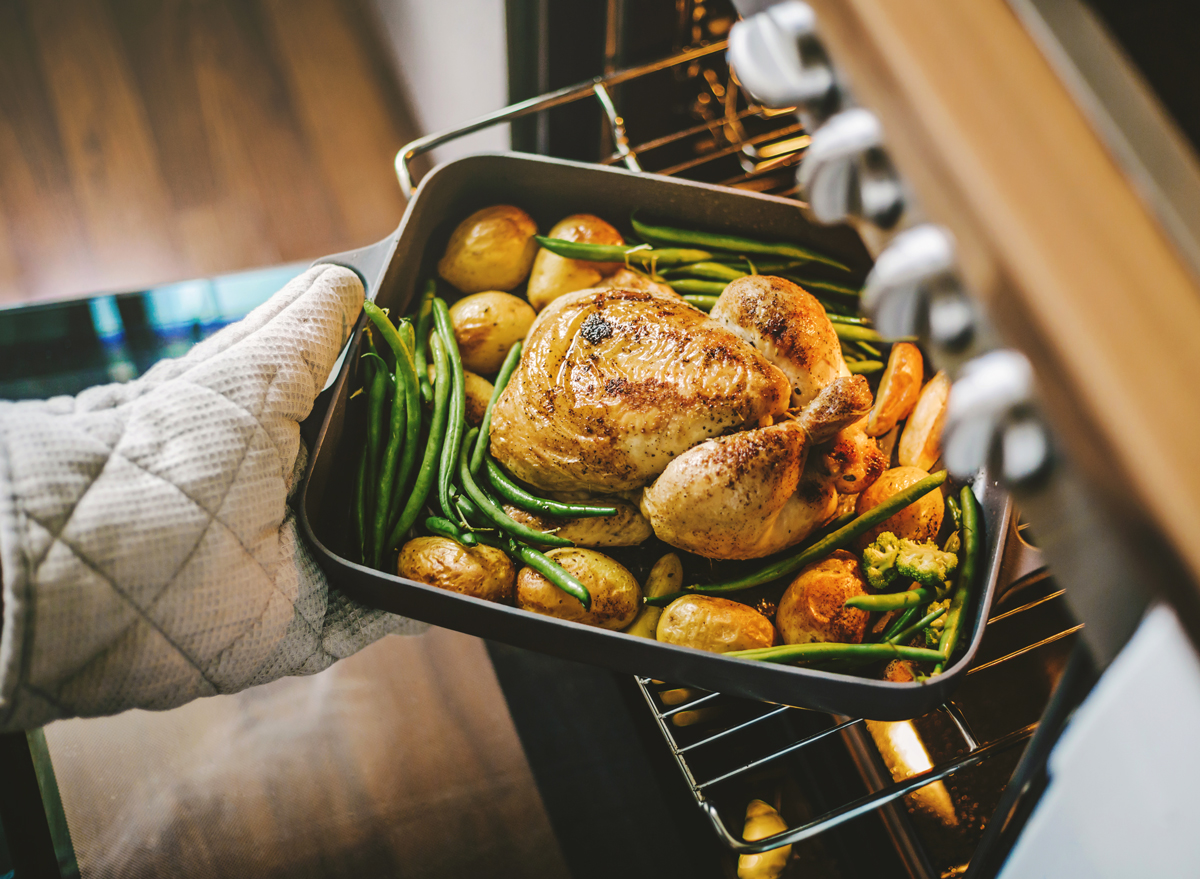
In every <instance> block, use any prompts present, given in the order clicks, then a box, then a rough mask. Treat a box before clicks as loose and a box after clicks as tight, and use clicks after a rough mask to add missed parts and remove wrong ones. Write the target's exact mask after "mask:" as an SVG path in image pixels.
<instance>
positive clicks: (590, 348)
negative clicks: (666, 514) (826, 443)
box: [490, 289, 790, 493]
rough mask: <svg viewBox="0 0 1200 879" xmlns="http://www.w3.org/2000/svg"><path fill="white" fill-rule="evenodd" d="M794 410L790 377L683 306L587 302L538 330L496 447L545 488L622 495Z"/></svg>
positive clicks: (504, 400) (574, 302) (496, 420)
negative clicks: (691, 452) (703, 449)
mask: <svg viewBox="0 0 1200 879" xmlns="http://www.w3.org/2000/svg"><path fill="white" fill-rule="evenodd" d="M789 398H790V392H789V384H788V379H787V377H785V376H784V374H783V373H782V372H780V370H779V369H777V368H776V367H775V366H772V365H771V363H770V362H769V361H768V360H767V358H765V357H764V356H763V355H762V354H761V353H759V352H758V351H757V350H755V348H754V347H753V346H752V345H750V344H748V343H747V342H745V341H742V340H741V339H739V338H737V337H736V336H734V335H733V334H731V333H730V332H728V331H727V330H725V329H724V328H723V327H721V326H720V325H718V324H717V323H716V322H714V321H712V320H710V319H709V317H708V316H707V315H705V314H704V313H703V312H701V311H699V310H697V309H695V308H693V307H692V306H691V305H688V304H687V303H686V302H684V301H683V300H682V299H679V298H678V297H675V296H673V295H671V296H666V295H661V294H658V293H656V292H653V291H641V290H625V289H607V290H580V291H578V292H575V293H569V294H567V295H565V296H562V297H561V298H559V299H556V300H554V302H552V303H551V304H550V305H549V306H547V307H546V309H545V310H543V311H542V312H541V314H539V315H538V318H537V320H536V321H535V322H534V324H533V326H532V327H531V328H530V330H529V334H528V335H527V336H526V339H525V350H524V353H523V354H522V356H521V362H520V365H519V366H518V367H517V370H516V372H515V373H514V374H513V377H512V379H511V380H510V382H509V384H508V386H507V388H505V390H504V392H503V393H502V394H501V396H500V399H499V400H498V401H497V402H496V406H495V408H494V410H493V414H492V427H491V434H490V447H491V452H492V455H493V456H494V457H495V458H496V460H497V461H499V462H500V463H501V464H502V465H503V466H504V467H505V468H506V469H508V470H509V471H510V472H511V473H512V474H513V475H514V476H516V477H517V478H518V479H521V480H523V481H525V482H527V483H529V484H530V485H532V486H534V487H536V488H539V489H542V490H548V491H556V490H567V491H572V490H586V491H599V492H608V493H615V492H619V491H624V490H628V489H634V488H641V487H642V486H644V485H646V484H647V483H648V482H650V481H651V480H652V479H654V477H656V476H658V474H660V473H661V472H662V471H663V470H664V469H665V468H666V467H667V465H668V464H669V463H670V462H671V460H673V459H674V458H675V457H676V456H678V455H680V454H682V453H683V452H685V451H686V450H688V449H689V448H691V447H692V446H694V445H696V443H699V442H702V441H703V440H706V439H708V438H710V437H714V436H720V435H721V434H725V433H730V432H733V431H739V430H744V429H745V428H747V427H755V426H757V425H758V424H759V423H760V422H762V421H763V420H764V419H767V418H773V417H775V416H779V415H782V414H783V413H784V412H785V411H786V410H787V408H788V402H789Z"/></svg>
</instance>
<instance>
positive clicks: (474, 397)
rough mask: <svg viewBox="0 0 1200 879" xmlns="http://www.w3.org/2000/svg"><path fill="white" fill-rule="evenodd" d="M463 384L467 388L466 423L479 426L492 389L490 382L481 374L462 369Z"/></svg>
mask: <svg viewBox="0 0 1200 879" xmlns="http://www.w3.org/2000/svg"><path fill="white" fill-rule="evenodd" d="M463 384H464V385H466V389H467V424H469V425H471V427H479V425H480V424H482V423H483V413H485V412H486V411H487V407H488V403H489V402H491V399H492V391H493V390H494V388H493V386H492V383H491V382H490V381H488V380H487V379H486V378H484V377H483V376H481V375H477V374H475V373H473V372H471V370H469V369H464V370H463Z"/></svg>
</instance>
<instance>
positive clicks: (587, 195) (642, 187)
mask: <svg viewBox="0 0 1200 879" xmlns="http://www.w3.org/2000/svg"><path fill="white" fill-rule="evenodd" d="M498 203H507V204H515V205H518V206H519V207H521V208H523V209H524V210H526V211H528V212H529V213H530V214H531V215H532V216H533V217H534V219H535V220H536V221H537V223H538V227H539V228H540V229H549V228H550V227H551V226H552V225H553V224H554V223H555V222H557V221H558V220H560V219H561V218H562V217H564V216H566V215H568V214H571V213H578V212H587V213H594V214H598V215H599V216H602V217H604V218H605V219H607V220H608V221H609V222H611V223H614V224H615V225H617V226H618V228H621V227H622V226H624V225H625V224H626V223H627V221H628V217H629V213H630V211H631V209H634V208H638V209H640V210H642V211H645V212H646V213H647V214H649V215H653V216H654V217H655V218H656V219H659V220H662V221H664V222H670V223H673V224H674V225H680V226H691V227H696V228H701V229H711V230H714V231H726V232H731V233H736V234H743V235H750V236H754V237H758V238H765V239H768V240H772V239H773V240H795V241H800V242H804V243H807V244H812V245H815V246H817V247H819V248H821V249H823V250H825V251H827V252H829V253H832V254H834V255H836V256H837V257H839V258H840V259H842V260H843V261H845V262H846V263H847V264H848V265H850V266H852V267H857V268H859V269H860V270H862V271H863V272H865V271H866V269H867V268H868V267H869V264H870V257H869V255H868V254H867V252H866V250H865V248H864V247H863V245H862V243H861V241H860V240H859V239H858V237H857V235H856V234H855V233H854V232H853V231H852V230H851V229H849V228H830V227H825V226H817V225H813V224H811V223H809V222H808V221H807V220H805V219H804V217H803V216H802V215H801V213H800V211H799V210H798V209H797V206H796V203H795V202H794V201H790V200H786V199H782V198H777V197H773V196H767V195H760V194H757V193H751V192H746V191H743V190H737V189H730V188H726V187H721V186H713V185H709V184H704V183H696V182H692V181H688V180H680V179H676V178H671V177H661V176H656V175H651V174H642V173H632V172H629V171H625V170H621V169H617V168H609V167H603V166H597V165H588V164H580V163H576V162H569V161H565V160H561V159H552V158H546V157H542V156H531V155H526V154H517V153H497V154H484V155H475V156H468V157H466V158H462V159H458V160H456V161H453V162H449V163H447V164H444V165H442V166H440V167H438V168H436V169H435V170H434V171H432V172H430V173H429V174H428V175H426V177H425V178H424V180H422V182H421V185H420V187H419V188H418V189H417V191H416V193H415V194H414V196H413V198H412V199H411V200H410V202H409V204H408V209H407V210H406V211H405V214H404V218H403V220H402V221H401V223H400V227H399V228H398V229H397V230H396V232H394V233H393V234H392V235H391V236H389V237H388V238H386V239H384V240H383V241H380V242H379V243H377V244H375V245H372V246H370V247H366V248H363V249H361V250H356V251H350V252H347V253H343V254H338V255H336V256H332V257H329V258H326V259H322V260H318V262H320V263H335V264H338V265H344V266H346V267H348V268H351V269H353V270H354V271H356V272H357V273H358V274H359V275H360V277H361V278H362V280H363V283H364V285H365V286H366V289H367V296H368V297H369V298H371V299H373V300H374V301H375V302H377V303H378V304H379V305H381V306H384V307H387V308H389V309H391V311H392V313H393V314H404V313H407V312H408V310H409V309H410V302H412V301H413V297H414V296H415V294H416V291H417V290H418V288H419V284H420V280H421V279H423V278H427V277H431V276H433V275H434V273H435V272H434V266H435V263H436V261H437V259H438V257H439V256H440V255H441V253H442V250H443V249H444V246H445V242H446V240H447V238H448V237H449V234H450V232H451V230H452V229H453V228H454V226H455V225H457V224H458V223H459V222H460V221H461V220H462V219H463V218H465V217H466V216H467V215H468V214H470V213H471V212H472V211H475V210H477V209H479V208H481V207H484V206H486V205H489V204H498ZM364 320H365V319H364ZM363 322H364V321H360V322H359V325H358V327H357V328H356V330H355V333H354V335H353V337H352V339H351V341H350V344H349V347H348V356H346V357H345V358H344V359H343V361H342V364H341V367H340V369H339V370H338V372H337V376H336V378H335V379H334V381H333V383H332V385H331V386H330V387H329V388H328V389H327V392H326V393H327V394H328V396H329V400H328V404H327V408H326V410H325V414H324V418H323V420H322V422H321V424H320V429H319V431H318V432H317V433H316V435H315V436H314V437H313V438H312V445H311V456H310V459H309V465H308V471H307V474H306V477H305V481H304V485H303V487H302V488H301V491H300V495H299V500H298V507H299V509H298V515H299V519H300V523H301V528H302V530H303V533H304V536H305V538H306V539H307V541H308V543H309V546H310V548H311V549H312V552H313V554H314V556H315V558H316V560H317V562H318V563H319V564H320V565H321V567H322V568H323V569H324V570H325V572H326V573H327V574H328V576H329V578H330V582H331V583H333V584H334V585H335V586H336V587H337V588H339V589H341V590H342V591H343V592H345V593H346V594H347V595H349V596H351V597H352V598H354V599H355V600H357V601H359V602H361V603H363V604H365V605H368V606H370V607H376V608H380V609H382V610H386V611H391V612H393V613H397V614H401V615H403V616H407V617H411V618H414V619H418V620H423V621H425V622H429V623H432V624H433V625H437V626H442V627H445V628H448V629H455V630H458V631H461V632H466V633H469V634H471V635H477V636H480V637H484V638H491V639H493V640H496V641H502V642H504V643H507V644H512V645H514V646H517V647H523V648H527V649H530V650H536V651H539V652H542V653H548V654H551V655H554V656H559V657H562V658H564V659H570V660H575V661H578V662H586V663H590V664H594V665H603V666H607V667H609V668H612V669H614V670H616V671H621V672H626V673H631V674H638V675H643V676H647V677H652V678H657V679H660V680H665V681H670V682H671V683H674V684H685V685H689V686H693V687H699V688H702V689H706V690H715V691H719V692H722V693H726V694H731V695H740V696H745V697H748V698H752V699H758V700H761V701H768V702H779V703H783V704H788V705H795V706H798V707H802V708H812V709H817V710H821V711H826V712H830V713H835V714H845V715H851V716H855V717H869V718H872V719H877V720H903V719H907V718H911V717H916V716H918V715H921V714H924V713H925V712H927V711H930V710H932V709H933V708H935V707H936V706H937V705H939V704H941V703H942V702H943V701H945V700H946V698H947V697H948V696H949V694H950V691H951V690H952V689H953V688H954V686H955V684H956V683H957V682H958V680H959V679H960V678H961V677H962V676H963V674H964V673H965V672H966V670H967V667H968V666H969V665H970V663H971V659H972V657H973V656H974V655H975V652H976V650H977V649H978V648H979V643H980V640H981V638H982V636H983V623H984V621H985V620H986V619H987V613H988V609H989V607H990V606H991V603H992V600H993V598H994V597H995V594H994V593H995V591H996V584H997V581H998V574H999V569H1000V562H1001V557H1002V555H1003V547H1004V543H1005V538H1006V537H1007V533H1008V529H1009V527H1010V519H1011V515H1012V511H1011V504H1010V501H1009V498H1008V495H1007V493H1006V492H1005V491H1004V490H1002V489H1001V488H1000V486H999V485H998V484H997V483H996V482H995V480H993V479H990V478H989V477H988V476H987V474H986V473H983V474H980V475H979V476H977V477H976V480H975V482H974V484H973V488H974V491H975V494H976V496H977V497H978V498H979V500H980V503H981V505H982V508H983V521H984V530H985V533H984V538H985V545H984V554H983V565H982V571H981V575H982V576H983V577H984V578H985V580H984V582H983V583H982V584H981V588H980V589H979V590H978V592H977V595H978V599H977V600H976V601H975V603H974V606H973V607H972V608H971V611H970V617H969V620H968V621H967V628H966V630H965V631H964V637H965V639H966V649H965V650H964V651H963V652H962V653H961V654H960V656H959V659H958V661H957V662H955V663H954V665H952V666H950V667H949V668H947V669H946V670H945V672H944V673H943V674H941V675H938V676H936V677H934V678H932V679H931V680H929V681H928V682H926V683H923V684H922V683H891V682H887V681H877V680H869V679H866V678H858V677H853V676H850V675H841V674H834V673H830V672H825V671H820V670H816V669H805V668H796V667H792V666H787V665H775V664H769V663H760V662H754V661H751V660H745V659H735V658H730V657H724V656H721V655H719V654H715V653H707V652H704V651H700V650H694V649H691V648H687V647H678V646H675V645H669V644H661V643H658V642H656V641H652V640H648V639H644V638H637V637H634V636H631V635H624V634H621V633H619V632H610V631H607V630H604V629H598V628H594V627H591V626H585V625H582V624H580V623H572V622H566V621H563V620H558V619H554V618H552V617H546V616H538V615H535V614H532V613H528V612H526V611H522V610H518V609H516V608H513V607H507V606H504V605H499V604H494V603H492V602H487V601H483V600H481V599H477V598H472V597H469V596H465V595H460V594H457V593H454V592H448V591H445V590H442V589H437V588H435V587H432V586H427V585H424V584H421V583H417V582H414V581H412V580H406V579H403V578H401V577H398V576H394V575H389V574H386V573H382V572H379V571H376V570H373V569H371V568H368V567H365V566H363V565H360V564H357V563H356V562H354V561H351V560H350V558H349V557H348V556H349V552H348V548H349V545H350V512H349V511H350V486H351V485H352V483H353V478H352V477H353V473H354V464H355V463H356V462H357V452H358V449H359V448H360V446H361V443H362V441H363V437H364V434H365V428H364V424H363V416H362V413H361V407H360V406H357V405H348V398H349V396H350V393H351V392H352V390H353V386H354V382H353V380H352V379H353V375H354V372H355V363H356V362H357V350H358V344H359V340H360V338H361V331H362V326H363ZM605 552H609V550H605ZM344 553H345V554H344ZM613 554H614V555H618V554H617V553H616V552H613ZM618 557H619V556H618ZM759 563H760V562H753V561H751V562H745V563H740V564H747V565H752V564H759ZM634 573H635V574H637V573H639V572H638V571H637V570H635V571H634Z"/></svg>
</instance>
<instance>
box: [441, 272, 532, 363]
mask: <svg viewBox="0 0 1200 879" xmlns="http://www.w3.org/2000/svg"><path fill="white" fill-rule="evenodd" d="M535 317H537V315H535V314H534V313H533V309H532V308H530V307H529V303H527V302H526V301H525V300H523V299H518V298H517V297H516V296H513V295H512V294H511V293H504V292H501V291H500V290H489V291H487V292H485V293H475V294H474V295H471V296H464V297H463V298H462V299H460V300H458V302H455V303H454V304H453V305H452V306H450V322H451V323H452V324H453V325H454V339H455V341H457V342H458V351H459V354H461V355H462V362H463V366H465V367H466V368H467V369H469V370H471V371H472V372H477V373H479V374H480V375H491V374H492V373H495V372H496V371H497V370H499V369H500V366H501V365H502V364H503V363H504V358H505V357H507V356H508V351H509V349H510V348H512V346H513V345H515V344H517V342H520V341H521V340H522V339H524V338H525V334H526V333H527V332H529V327H530V326H531V325H532V324H533V319H534V318H535Z"/></svg>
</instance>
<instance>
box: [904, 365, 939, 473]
mask: <svg viewBox="0 0 1200 879" xmlns="http://www.w3.org/2000/svg"><path fill="white" fill-rule="evenodd" d="M949 399H950V379H949V377H948V376H947V375H946V373H944V372H939V373H938V374H937V375H935V376H934V377H933V378H931V379H930V380H929V384H927V385H925V387H924V388H923V389H922V391H921V396H920V398H919V399H918V400H917V405H916V406H915V407H914V408H913V411H912V414H911V415H909V417H908V423H907V424H905V425H904V431H903V432H902V433H901V434H900V448H899V451H898V452H897V455H898V457H899V459H900V463H901V464H903V465H905V466H906V467H920V468H921V469H922V470H928V469H929V468H930V467H932V466H933V465H934V464H936V463H937V459H938V458H940V457H941V456H942V426H943V425H944V424H945V423H946V402H947V401H948V400H949Z"/></svg>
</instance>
